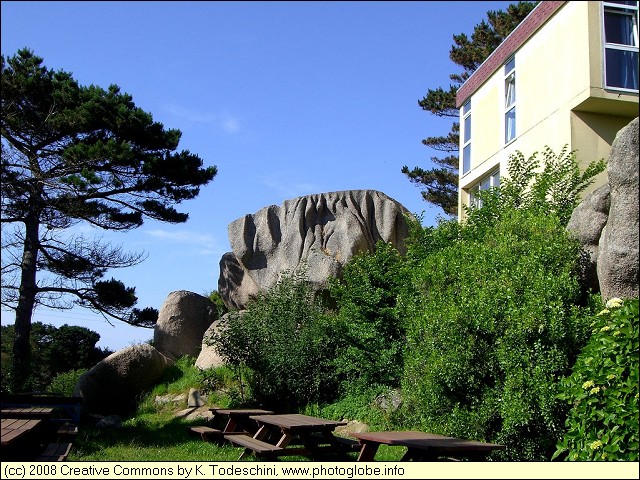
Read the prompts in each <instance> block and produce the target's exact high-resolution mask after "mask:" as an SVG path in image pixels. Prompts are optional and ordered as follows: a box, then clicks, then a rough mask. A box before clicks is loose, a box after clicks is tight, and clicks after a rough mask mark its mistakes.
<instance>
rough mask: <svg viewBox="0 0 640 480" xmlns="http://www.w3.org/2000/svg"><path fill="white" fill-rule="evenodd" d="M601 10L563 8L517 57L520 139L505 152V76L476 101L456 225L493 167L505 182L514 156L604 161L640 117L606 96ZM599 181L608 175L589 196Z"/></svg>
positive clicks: (630, 98)
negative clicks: (564, 155)
mask: <svg viewBox="0 0 640 480" xmlns="http://www.w3.org/2000/svg"><path fill="white" fill-rule="evenodd" d="M601 9H602V6H601V2H579V1H570V2H566V3H565V4H564V5H563V6H562V7H561V8H560V9H559V10H558V11H557V12H556V13H555V14H554V15H553V16H552V17H551V18H550V19H549V20H548V21H547V22H546V23H545V24H544V25H543V26H542V27H541V28H540V29H539V30H538V31H537V32H536V33H535V34H534V35H533V36H532V37H530V38H529V39H528V40H527V41H526V42H525V43H524V44H523V45H522V46H521V47H520V49H519V50H518V51H517V52H516V53H515V62H516V67H515V68H516V135H517V136H516V139H515V140H514V141H512V142H511V143H510V144H508V145H506V146H505V143H504V130H505V108H504V98H505V85H504V84H505V78H504V68H498V70H497V71H496V72H494V74H493V75H492V76H490V77H489V78H488V79H487V81H486V82H485V83H484V84H483V85H482V86H480V87H479V88H478V90H476V91H475V92H474V93H473V95H472V96H471V114H472V118H471V124H472V127H471V170H470V171H469V172H468V173H466V174H464V175H461V177H460V194H459V197H458V216H459V218H461V219H462V218H463V209H462V204H463V203H464V204H468V203H469V189H470V188H471V187H473V186H474V185H475V184H476V183H477V182H478V181H479V180H480V179H481V178H483V177H484V176H486V175H487V174H488V173H490V172H492V171H494V170H495V169H496V168H497V167H498V166H499V167H500V175H501V176H502V177H504V176H505V175H506V168H507V163H508V159H509V155H511V154H512V153H514V152H515V151H516V150H519V151H520V152H522V153H523V154H524V155H525V157H528V156H530V155H532V154H533V153H534V152H536V151H542V150H543V148H544V147H545V146H549V147H550V148H551V149H552V150H553V151H554V152H556V153H558V152H560V150H561V149H562V148H563V146H564V145H567V146H568V148H569V149H570V150H577V152H576V155H577V158H578V160H579V161H580V162H581V163H582V164H583V165H586V164H588V163H589V162H591V161H594V160H597V159H599V158H607V157H608V154H609V150H610V147H611V143H612V141H613V139H614V138H615V134H616V133H617V131H618V130H619V129H620V128H622V127H623V126H625V125H626V124H627V123H629V121H630V120H631V119H632V118H634V117H636V116H638V95H637V94H629V93H620V92H612V91H605V90H604V88H603V81H604V80H603V78H604V75H603V64H604V61H603V48H602V12H601ZM461 125H462V122H461ZM460 172H461V174H462V172H463V170H462V163H461V164H460ZM604 181H606V173H602V174H600V175H599V176H598V178H597V179H596V182H595V183H594V185H593V186H592V187H591V188H590V189H589V190H592V189H593V188H596V187H597V186H599V185H601V184H602V183H603V182H604ZM585 193H588V192H585Z"/></svg>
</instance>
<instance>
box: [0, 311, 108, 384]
mask: <svg viewBox="0 0 640 480" xmlns="http://www.w3.org/2000/svg"><path fill="white" fill-rule="evenodd" d="M31 327H32V328H31V336H30V342H31V350H32V352H33V355H32V356H31V361H32V367H31V369H30V370H31V374H30V376H29V377H28V379H27V384H26V385H27V386H28V388H29V389H30V390H32V391H45V390H48V389H49V390H50V389H51V388H53V387H52V386H51V385H52V382H53V381H54V380H55V378H57V376H59V375H61V374H64V373H67V372H73V371H84V370H88V369H90V368H91V367H93V366H94V365H95V364H96V363H98V362H99V361H100V360H102V359H103V358H105V357H107V356H108V355H110V354H111V353H113V352H112V351H111V350H109V349H103V348H100V347H97V346H96V344H97V343H98V341H99V340H100V335H99V334H98V333H96V332H94V331H92V330H89V329H88V328H85V327H78V326H71V325H62V326H60V327H55V326H53V325H46V324H43V323H42V322H34V323H33V325H32V326H31ZM0 329H1V331H2V335H1V338H2V344H1V349H2V389H3V391H7V390H9V383H10V382H9V378H8V377H9V375H10V367H11V362H12V356H11V353H12V348H13V338H14V336H15V327H14V325H2V326H1V327H0ZM63 378H64V377H63ZM59 381H62V380H59Z"/></svg>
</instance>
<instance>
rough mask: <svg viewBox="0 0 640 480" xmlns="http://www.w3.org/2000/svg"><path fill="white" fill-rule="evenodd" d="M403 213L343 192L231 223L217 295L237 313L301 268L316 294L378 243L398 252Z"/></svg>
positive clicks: (378, 197) (378, 198)
mask: <svg viewBox="0 0 640 480" xmlns="http://www.w3.org/2000/svg"><path fill="white" fill-rule="evenodd" d="M408 213H409V212H408V210H407V209H406V208H405V207H404V206H403V205H401V204H400V203H399V202H397V201H396V200H393V199H392V198H390V197H388V196H387V195H385V194H384V193H381V192H378V191H375V190H347V191H341V192H330V193H322V194H316V195H308V196H305V197H299V198H294V199H292V200H286V201H285V202H283V203H282V205H280V206H279V207H278V206H275V205H272V206H269V207H265V208H263V209H261V210H259V211H258V212H256V213H254V214H252V215H245V216H244V217H241V218H239V219H237V220H235V221H233V222H232V223H231V224H230V225H229V227H228V232H229V241H230V243H231V249H232V252H229V253H227V254H225V255H224V256H223V257H222V260H221V261H220V278H219V280H218V292H219V293H220V296H221V297H222V299H223V301H224V302H225V304H226V305H227V307H229V308H233V309H237V310H242V309H243V308H244V307H245V306H246V303H247V301H248V300H249V299H250V298H251V297H252V296H254V295H255V294H256V293H258V292H262V291H267V290H269V288H270V287H272V286H273V285H274V284H275V283H276V282H277V281H278V279H279V276H280V274H281V273H282V272H283V271H295V270H297V269H298V268H299V267H300V266H301V265H302V264H305V265H306V267H307V275H308V280H309V281H310V282H311V283H312V284H313V285H314V286H315V287H316V288H317V289H318V290H321V289H322V288H323V287H325V286H326V283H327V281H328V279H329V278H331V277H338V276H340V274H341V271H342V267H343V265H344V264H345V263H346V262H347V261H348V260H349V259H351V258H352V257H353V256H354V255H356V254H359V253H362V252H365V251H369V252H372V251H373V250H374V248H375V245H376V243H377V242H379V241H383V242H390V243H392V244H393V245H395V246H396V247H397V248H398V249H399V250H400V251H404V241H405V239H406V236H407V234H408V225H407V221H406V218H405V215H406V214H408Z"/></svg>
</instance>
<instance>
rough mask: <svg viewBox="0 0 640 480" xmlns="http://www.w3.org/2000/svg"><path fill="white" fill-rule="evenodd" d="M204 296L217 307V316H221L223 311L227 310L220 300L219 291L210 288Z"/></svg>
mask: <svg viewBox="0 0 640 480" xmlns="http://www.w3.org/2000/svg"><path fill="white" fill-rule="evenodd" d="M205 297H207V298H208V299H209V300H211V301H212V302H213V303H214V304H215V306H216V307H217V308H218V318H220V317H221V316H223V315H224V314H225V313H227V312H228V311H229V309H228V308H227V306H226V305H225V304H224V301H223V300H222V297H221V296H220V293H219V292H218V291H217V290H212V291H211V292H209V293H207V294H205Z"/></svg>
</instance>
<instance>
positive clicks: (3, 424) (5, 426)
mask: <svg viewBox="0 0 640 480" xmlns="http://www.w3.org/2000/svg"><path fill="white" fill-rule="evenodd" d="M41 423H42V420H41V419H34V418H2V419H1V420H0V435H1V437H2V441H1V443H0V445H2V447H8V446H9V445H11V444H13V443H15V442H16V441H17V440H18V439H20V438H22V437H24V436H26V435H27V434H29V433H30V432H32V431H34V430H35V429H36V428H38V427H39V426H40V425H41Z"/></svg>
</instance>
